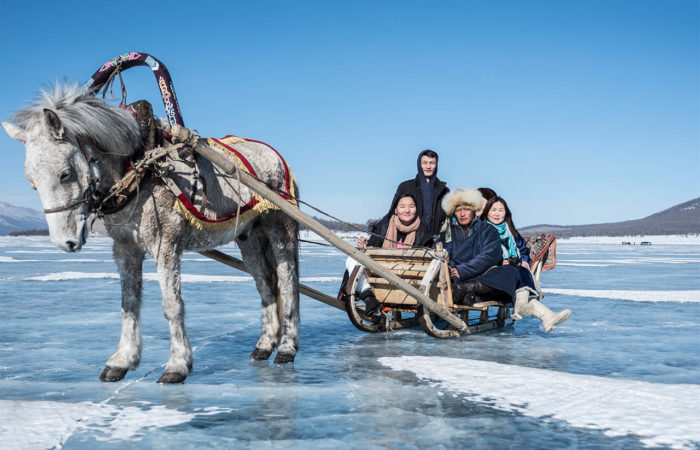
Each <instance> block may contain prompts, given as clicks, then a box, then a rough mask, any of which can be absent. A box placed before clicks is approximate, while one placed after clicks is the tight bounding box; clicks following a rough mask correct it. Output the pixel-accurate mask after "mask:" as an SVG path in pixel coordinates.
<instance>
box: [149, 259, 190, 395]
mask: <svg viewBox="0 0 700 450" xmlns="http://www.w3.org/2000/svg"><path fill="white" fill-rule="evenodd" d="M181 257H182V255H181V253H180V252H178V251H177V250H175V249H169V250H165V249H162V248H161V250H160V252H158V255H157V257H156V268H157V271H158V281H159V283H160V290H161V294H162V296H163V314H164V315H165V318H166V319H168V325H169V327H170V358H168V363H167V364H166V366H165V371H164V372H163V375H161V376H160V378H159V379H158V383H182V382H183V381H185V378H187V375H188V374H189V372H190V371H191V370H192V348H191V347H190V341H189V340H188V339H187V333H186V332H185V304H184V302H183V300H182V294H181V292H180V261H181Z"/></svg>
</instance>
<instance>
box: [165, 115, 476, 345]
mask: <svg viewBox="0 0 700 450" xmlns="http://www.w3.org/2000/svg"><path fill="white" fill-rule="evenodd" d="M175 134H176V129H175V127H173V135H175ZM194 151H195V152H197V153H199V154H200V155H202V156H203V157H205V158H207V159H208V160H210V161H211V162H213V163H214V164H216V165H217V166H219V167H220V168H221V169H223V170H224V171H226V172H228V173H229V174H231V175H233V174H235V172H236V171H237V170H238V166H237V165H236V163H235V162H234V161H233V159H231V158H230V157H228V156H227V155H225V154H223V153H222V152H221V151H220V150H217V149H215V148H212V147H210V146H208V145H207V144H206V143H204V142H201V141H200V142H199V143H198V144H197V145H196V147H195V148H194ZM236 177H237V178H238V179H240V181H241V183H243V184H245V185H246V186H248V187H249V188H250V189H252V190H254V191H255V192H257V193H258V194H260V195H261V196H263V197H265V198H266V199H267V200H269V201H270V203H272V204H274V205H275V206H277V207H278V208H279V209H280V210H282V212H284V213H285V214H287V215H288V216H290V217H291V218H292V219H294V220H296V221H297V222H299V223H301V224H303V225H305V226H306V227H307V228H309V229H310V230H312V231H314V232H315V233H317V234H318V235H319V236H321V237H322V238H324V239H325V240H327V241H328V242H330V243H331V244H333V245H334V246H335V247H336V248H337V249H338V250H340V251H342V252H343V253H345V254H346V255H348V256H350V257H352V258H353V259H355V261H357V262H359V263H360V264H362V265H363V266H365V267H367V268H369V269H370V270H372V272H374V273H376V274H378V275H381V276H382V277H384V279H386V280H387V281H389V282H390V283H391V284H393V285H394V286H396V287H398V288H399V289H401V290H402V291H404V292H405V293H407V294H408V295H410V296H411V297H413V298H415V299H416V300H417V301H418V302H419V303H420V304H421V305H423V306H424V307H425V308H426V309H427V310H429V311H431V312H434V313H435V314H437V315H438V316H440V317H441V318H442V319H444V320H445V321H447V323H449V324H450V325H452V326H454V327H455V328H457V330H459V331H460V332H464V331H466V330H467V324H465V323H464V322H463V321H462V320H461V319H460V318H459V317H457V316H455V315H454V314H452V313H451V312H450V310H449V309H447V308H445V307H444V306H442V305H440V304H438V303H436V302H434V301H432V300H431V299H430V298H429V297H428V296H426V295H425V294H423V293H422V292H420V291H419V290H418V289H416V288H414V287H413V286H411V285H410V284H408V283H406V282H405V281H404V280H402V279H401V278H399V277H398V276H396V275H394V274H393V273H391V271H389V270H387V269H386V268H384V267H383V266H382V265H381V264H379V263H376V262H375V261H373V260H372V258H370V257H369V256H367V255H366V254H364V253H363V252H361V251H359V250H358V249H356V248H355V247H353V246H352V245H350V244H348V243H347V242H345V241H344V240H342V239H341V238H339V237H338V236H336V235H335V234H334V233H333V232H331V231H330V230H328V229H327V228H326V227H324V226H323V225H321V224H320V223H319V222H318V221H316V220H314V219H313V218H311V217H309V216H308V215H306V214H304V213H303V212H301V211H299V208H297V207H296V206H294V205H292V204H291V203H289V202H288V201H286V200H284V199H283V198H282V197H280V196H279V195H278V194H277V192H275V191H273V190H272V189H270V188H269V187H267V186H266V185H265V184H264V183H262V182H261V181H259V180H257V179H256V178H254V177H253V176H252V175H250V174H249V173H248V172H245V171H243V170H240V171H238V173H237V174H236Z"/></svg>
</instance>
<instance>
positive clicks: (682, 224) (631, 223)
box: [0, 197, 700, 238]
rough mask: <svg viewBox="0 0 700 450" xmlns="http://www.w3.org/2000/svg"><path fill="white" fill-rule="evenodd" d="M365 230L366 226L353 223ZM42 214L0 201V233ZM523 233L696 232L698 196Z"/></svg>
mask: <svg viewBox="0 0 700 450" xmlns="http://www.w3.org/2000/svg"><path fill="white" fill-rule="evenodd" d="M316 220H319V221H320V222H321V223H323V225H325V226H326V227H328V228H329V229H331V230H334V231H351V230H353V228H352V227H349V226H348V225H344V224H342V223H339V222H334V221H330V220H323V219H319V218H316ZM353 225H355V226H357V227H359V228H362V229H366V228H367V225H363V224H353ZM47 227H48V225H47V224H46V219H45V217H44V213H42V212H40V211H37V210H35V209H31V208H24V207H22V206H14V205H10V204H9V203H4V202H0V236H5V235H8V234H10V233H11V232H16V231H26V230H37V229H46V228H47ZM94 231H96V232H98V233H99V232H103V233H104V232H105V230H104V226H103V225H102V223H101V221H99V220H98V221H95V230H94ZM519 231H520V232H521V233H522V234H523V235H526V236H529V235H534V234H540V233H549V234H553V235H555V236H557V237H560V238H567V237H573V236H659V235H678V234H681V235H683V234H700V197H698V198H696V199H693V200H690V201H687V202H685V203H681V204H680V205H676V206H672V207H671V208H668V209H665V210H663V211H661V212H658V213H656V214H652V215H651V216H649V217H645V218H643V219H637V220H626V221H624V222H615V223H601V224H594V225H547V224H544V225H533V226H529V227H524V228H521V229H519Z"/></svg>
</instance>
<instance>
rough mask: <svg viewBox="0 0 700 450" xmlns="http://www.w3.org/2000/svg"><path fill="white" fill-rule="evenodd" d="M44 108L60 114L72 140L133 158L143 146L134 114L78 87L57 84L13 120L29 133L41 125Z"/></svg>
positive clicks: (41, 94) (67, 134)
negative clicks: (80, 140) (86, 141)
mask: <svg viewBox="0 0 700 450" xmlns="http://www.w3.org/2000/svg"><path fill="white" fill-rule="evenodd" d="M44 109H50V110H52V111H54V112H55V113H56V114H57V115H58V118H59V119H61V122H62V123H63V128H64V130H65V133H66V136H67V137H68V138H69V139H75V137H77V136H81V137H85V138H88V139H90V140H91V141H92V142H94V143H95V144H96V145H97V146H98V147H99V148H100V149H102V150H103V151H105V152H109V153H117V154H128V155H131V154H133V153H134V152H135V151H136V150H137V149H139V148H141V147H142V146H143V141H142V138H141V131H140V128H139V125H138V123H137V122H136V120H135V119H134V118H133V117H132V116H131V114H129V113H128V112H127V111H126V110H124V109H121V108H115V107H113V106H110V105H109V104H108V103H107V101H106V100H104V99H102V98H99V97H96V96H95V95H94V94H92V93H91V92H89V91H88V90H87V89H86V88H84V87H81V86H78V85H76V84H68V83H62V84H60V83H56V85H55V86H54V87H53V88H47V89H45V90H42V91H41V92H40V94H39V97H38V98H37V99H36V100H34V101H33V102H32V103H31V104H30V105H29V106H27V107H26V108H23V109H21V110H18V111H17V112H15V114H14V115H13V117H12V121H13V122H15V124H17V125H18V126H19V127H21V128H24V129H25V130H28V129H30V128H32V127H35V126H37V125H41V121H43V120H44Z"/></svg>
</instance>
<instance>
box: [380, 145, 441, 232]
mask: <svg viewBox="0 0 700 450" xmlns="http://www.w3.org/2000/svg"><path fill="white" fill-rule="evenodd" d="M417 165H418V174H416V177H415V178H413V179H410V180H406V181H404V182H402V183H401V184H399V186H398V187H397V188H396V194H394V200H392V202H391V203H392V205H393V204H396V203H397V202H398V201H399V199H400V198H401V197H403V196H404V195H407V194H408V195H411V196H413V198H415V199H416V210H417V213H418V217H420V219H421V222H423V224H424V225H426V226H427V227H428V229H429V230H431V232H432V234H433V236H437V235H439V234H440V227H441V226H442V223H443V221H444V220H445V213H444V212H443V210H442V208H440V202H441V201H442V199H443V197H444V196H445V194H447V193H448V192H449V191H450V190H449V189H448V188H447V185H446V184H445V182H444V181H440V179H439V178H438V177H437V171H438V155H437V153H435V152H434V151H432V150H429V149H428V150H423V151H422V152H420V154H419V155H418V162H417Z"/></svg>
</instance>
